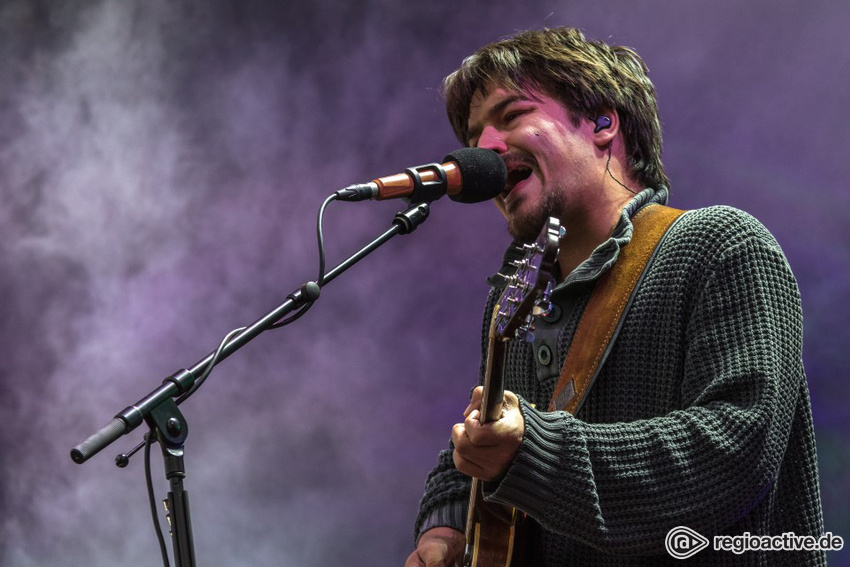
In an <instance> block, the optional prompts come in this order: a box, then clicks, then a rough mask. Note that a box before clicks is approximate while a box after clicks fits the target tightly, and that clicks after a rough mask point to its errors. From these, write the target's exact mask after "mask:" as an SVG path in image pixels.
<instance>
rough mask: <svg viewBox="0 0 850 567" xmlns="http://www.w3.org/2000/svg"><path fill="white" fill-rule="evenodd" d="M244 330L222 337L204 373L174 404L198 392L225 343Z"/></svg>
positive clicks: (180, 402)
mask: <svg viewBox="0 0 850 567" xmlns="http://www.w3.org/2000/svg"><path fill="white" fill-rule="evenodd" d="M244 330H245V327H239V328H238V329H233V330H232V331H230V332H229V333H227V334H226V335H224V338H223V339H221V342H220V343H219V344H218V348H217V349H216V350H215V354H213V357H212V358H211V359H210V362H209V364H207V367H206V368H204V371H203V373H202V374H201V376H200V377H199V378H198V379H197V380H196V381H195V383H194V384H193V385H192V387H191V388H189V391H188V392H186V393H185V394H183V395H182V396H180V397H179V398H177V400H176V402H175V403H176V404H177V405H178V406H179V405H180V404H182V403H183V402H184V401H186V399H187V398H188V397H189V396H191V395H192V394H194V393H195V392H196V391H197V390H198V388H200V387H201V385H202V384H203V383H204V380H206V379H207V376H209V375H210V373H211V372H212V369H213V367H214V366H215V365H216V364H218V359H219V358H221V352H222V351H223V350H224V347H225V346H226V345H227V343H229V342H230V339H232V338H233V337H234V336H236V335H238V334H239V333H241V332H242V331H244Z"/></svg>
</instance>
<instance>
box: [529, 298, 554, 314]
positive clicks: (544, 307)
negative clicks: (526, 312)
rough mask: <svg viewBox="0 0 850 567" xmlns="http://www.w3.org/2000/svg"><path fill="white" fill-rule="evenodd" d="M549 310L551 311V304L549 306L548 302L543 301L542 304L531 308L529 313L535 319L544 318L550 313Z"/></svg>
mask: <svg viewBox="0 0 850 567" xmlns="http://www.w3.org/2000/svg"><path fill="white" fill-rule="evenodd" d="M551 310H552V304H551V303H550V302H548V301H544V302H542V303H540V304H538V305H535V306H534V307H533V308H532V310H531V313H532V314H533V315H534V316H535V317H545V316H546V315H548V314H549V312H550V311H551Z"/></svg>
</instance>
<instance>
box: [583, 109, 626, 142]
mask: <svg viewBox="0 0 850 567" xmlns="http://www.w3.org/2000/svg"><path fill="white" fill-rule="evenodd" d="M590 123H591V125H592V126H593V143H594V144H596V147H598V148H600V149H602V148H607V147H608V145H609V144H610V143H611V141H612V140H613V139H614V138H616V137H617V134H619V133H620V117H619V116H618V115H617V111H616V110H613V109H612V110H603V111H602V112H600V113H599V115H598V116H594V117H592V118H590Z"/></svg>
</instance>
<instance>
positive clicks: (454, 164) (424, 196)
mask: <svg viewBox="0 0 850 567" xmlns="http://www.w3.org/2000/svg"><path fill="white" fill-rule="evenodd" d="M507 178H508V170H507V167H506V166H505V162H504V161H503V160H502V158H501V157H499V154H497V153H496V152H494V151H493V150H485V149H483V148H461V149H459V150H456V151H454V152H452V153H450V154H449V155H447V156H446V157H444V158H443V163H428V164H425V165H420V166H416V167H409V168H407V169H405V170H404V173H397V174H395V175H388V176H386V177H379V178H378V179H375V180H373V181H370V182H369V183H357V184H354V185H349V186H348V187H345V188H344V189H340V190H339V191H337V192H336V193H335V194H336V195H337V198H338V199H340V200H342V201H363V200H366V199H376V200H379V201H380V200H383V199H396V198H409V199H410V201H411V202H412V203H424V202H431V201H435V200H437V199H439V198H440V197H442V196H443V195H445V194H447V193H448V195H449V198H450V199H452V200H453V201H458V202H459V203H480V202H481V201H487V200H488V199H492V198H493V197H495V196H496V195H498V194H499V193H501V192H502V190H503V189H504V188H505V183H506V182H507Z"/></svg>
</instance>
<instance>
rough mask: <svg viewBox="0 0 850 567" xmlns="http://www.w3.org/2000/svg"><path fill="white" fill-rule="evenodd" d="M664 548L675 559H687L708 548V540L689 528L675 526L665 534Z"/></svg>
mask: <svg viewBox="0 0 850 567" xmlns="http://www.w3.org/2000/svg"><path fill="white" fill-rule="evenodd" d="M664 547H666V548H667V553H669V554H670V555H671V556H672V557H674V558H675V559H687V558H688V557H693V556H694V555H696V554H697V553H699V552H700V551H702V550H703V549H705V548H706V547H708V539H707V538H705V537H703V536H702V535H700V534H699V533H697V532H695V531H694V530H692V529H691V528H689V527H686V526H676V527H675V528H673V529H672V530H670V531H669V532H667V537H666V538H665V539H664Z"/></svg>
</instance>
